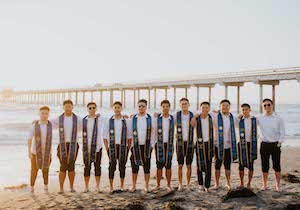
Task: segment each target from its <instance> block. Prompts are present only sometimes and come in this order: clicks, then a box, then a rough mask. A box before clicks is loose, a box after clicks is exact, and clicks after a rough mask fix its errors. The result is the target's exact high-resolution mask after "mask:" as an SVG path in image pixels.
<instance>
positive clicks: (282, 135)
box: [279, 117, 286, 145]
mask: <svg viewBox="0 0 300 210" xmlns="http://www.w3.org/2000/svg"><path fill="white" fill-rule="evenodd" d="M279 132H280V138H279V143H280V145H281V144H282V143H283V142H284V140H285V136H286V133H285V125H284V121H283V119H282V118H281V117H280V122H279Z"/></svg>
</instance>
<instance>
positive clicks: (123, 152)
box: [109, 117, 127, 164]
mask: <svg viewBox="0 0 300 210" xmlns="http://www.w3.org/2000/svg"><path fill="white" fill-rule="evenodd" d="M126 148H127V125H126V120H125V118H124V117H122V131H121V145H120V152H119V153H120V155H119V157H120V159H119V162H120V164H124V163H125V162H126V159H127V154H126V151H127V150H126ZM116 157H117V156H116V141H115V120H114V119H113V117H111V118H110V119H109V161H110V162H115V161H116Z"/></svg>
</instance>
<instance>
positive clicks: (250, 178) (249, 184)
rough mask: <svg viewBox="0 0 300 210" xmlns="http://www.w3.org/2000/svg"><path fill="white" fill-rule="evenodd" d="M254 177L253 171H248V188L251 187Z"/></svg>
mask: <svg viewBox="0 0 300 210" xmlns="http://www.w3.org/2000/svg"><path fill="white" fill-rule="evenodd" d="M252 177H253V171H249V172H248V184H247V188H248V189H251V180H252Z"/></svg>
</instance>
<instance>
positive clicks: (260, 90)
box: [258, 84, 264, 113]
mask: <svg viewBox="0 0 300 210" xmlns="http://www.w3.org/2000/svg"><path fill="white" fill-rule="evenodd" d="M263 88H264V87H263V84H259V102H258V105H259V113H262V111H263V110H262V106H261V103H262V100H263Z"/></svg>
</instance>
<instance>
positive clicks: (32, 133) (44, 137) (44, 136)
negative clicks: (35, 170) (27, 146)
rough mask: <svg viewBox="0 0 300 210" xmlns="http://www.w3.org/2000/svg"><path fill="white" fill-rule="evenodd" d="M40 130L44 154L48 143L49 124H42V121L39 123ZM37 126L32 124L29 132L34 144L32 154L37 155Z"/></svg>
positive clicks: (29, 137)
mask: <svg viewBox="0 0 300 210" xmlns="http://www.w3.org/2000/svg"><path fill="white" fill-rule="evenodd" d="M38 123H39V125H40V128H41V137H42V152H43V153H44V151H45V147H46V141H47V125H48V122H47V123H41V121H40V120H39V121H38ZM34 136H35V124H32V126H31V128H30V130H29V135H28V139H32V140H33V141H32V144H31V152H32V154H34V155H36V144H35V139H34Z"/></svg>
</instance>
